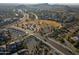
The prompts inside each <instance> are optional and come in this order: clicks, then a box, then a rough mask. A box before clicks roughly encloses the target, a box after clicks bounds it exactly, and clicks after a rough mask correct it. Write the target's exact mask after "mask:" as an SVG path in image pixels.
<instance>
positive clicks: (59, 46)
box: [10, 26, 74, 55]
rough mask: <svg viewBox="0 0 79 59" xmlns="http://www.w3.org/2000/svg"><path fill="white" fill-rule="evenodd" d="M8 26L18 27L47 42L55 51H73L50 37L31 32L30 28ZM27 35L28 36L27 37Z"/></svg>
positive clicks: (68, 52)
mask: <svg viewBox="0 0 79 59" xmlns="http://www.w3.org/2000/svg"><path fill="white" fill-rule="evenodd" d="M10 28H15V29H18V30H21V31H24V32H26V33H27V32H28V33H29V36H30V35H33V36H35V37H36V38H38V39H39V40H40V41H42V42H43V43H45V44H47V45H48V46H50V47H51V48H53V49H55V50H56V51H58V52H60V53H61V54H65V55H73V54H74V53H71V52H70V50H68V49H67V48H65V47H63V46H62V45H59V44H58V43H56V41H53V40H55V39H50V38H45V37H43V36H40V35H39V34H37V33H33V31H31V30H28V29H26V30H24V29H22V28H19V27H14V26H13V27H10ZM29 36H28V37H29Z"/></svg>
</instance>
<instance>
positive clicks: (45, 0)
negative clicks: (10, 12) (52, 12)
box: [0, 0, 79, 4]
mask: <svg viewBox="0 0 79 59" xmlns="http://www.w3.org/2000/svg"><path fill="white" fill-rule="evenodd" d="M78 2H79V0H28V1H27V0H1V1H0V3H27V4H37V3H78Z"/></svg>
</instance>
